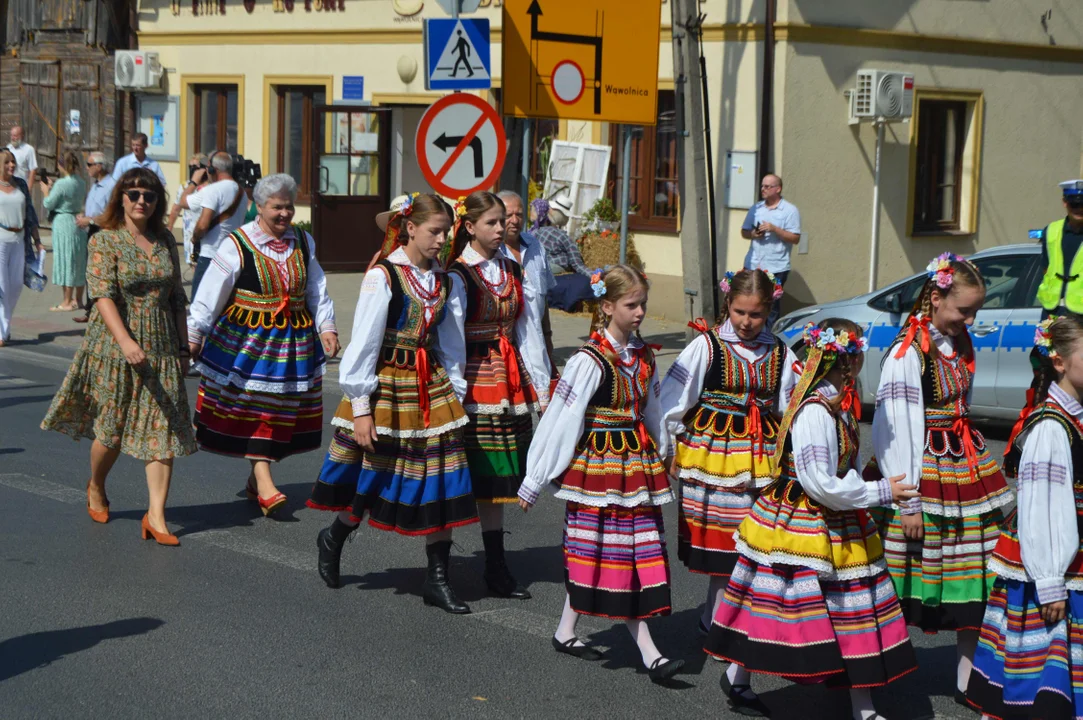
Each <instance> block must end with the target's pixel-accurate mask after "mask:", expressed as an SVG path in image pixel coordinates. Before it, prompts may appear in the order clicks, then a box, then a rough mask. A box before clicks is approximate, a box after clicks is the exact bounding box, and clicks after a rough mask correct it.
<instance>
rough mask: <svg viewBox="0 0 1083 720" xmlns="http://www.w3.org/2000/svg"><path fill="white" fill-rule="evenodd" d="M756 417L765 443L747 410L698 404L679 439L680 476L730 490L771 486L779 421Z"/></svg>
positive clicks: (762, 414)
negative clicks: (772, 463) (760, 440)
mask: <svg viewBox="0 0 1083 720" xmlns="http://www.w3.org/2000/svg"><path fill="white" fill-rule="evenodd" d="M757 414H758V417H759V418H760V422H759V433H760V434H762V442H759V439H758V435H757V432H756V430H757V428H756V426H755V424H754V423H752V422H751V421H750V419H749V416H748V415H747V414H745V412H744V408H717V407H713V406H711V405H705V404H701V405H698V406H697V407H696V408H695V410H694V412H693V414H692V417H691V418H690V419H688V420H687V421H686V423H685V428H684V432H682V433H681V434H680V436H679V437H678V438H677V467H678V468H680V471H679V473H678V475H679V477H680V478H681V479H682V480H686V479H687V480H696V481H698V482H701V483H707V484H710V485H716V486H720V487H726V488H731V489H738V488H746V487H765V486H767V485H769V484H771V481H772V480H773V479H774V477H773V475H772V474H771V458H772V457H773V456H774V454H775V438H776V436H777V434H778V420H776V419H775V416H774V415H772V414H771V412H770V411H769V410H766V409H764V410H762V411H761V412H759V413H757Z"/></svg>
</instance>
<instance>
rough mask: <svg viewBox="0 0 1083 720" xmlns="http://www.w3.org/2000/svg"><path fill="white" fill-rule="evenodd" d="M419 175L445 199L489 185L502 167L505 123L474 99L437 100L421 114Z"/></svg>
mask: <svg viewBox="0 0 1083 720" xmlns="http://www.w3.org/2000/svg"><path fill="white" fill-rule="evenodd" d="M415 149H416V151H417V161H418V164H419V165H420V167H421V173H422V175H424V176H425V180H427V181H428V183H429V185H431V186H432V188H433V190H435V191H436V192H438V193H440V194H441V195H444V196H445V197H449V198H457V197H459V196H460V195H469V194H470V193H472V192H475V191H477V190H484V189H486V188H489V187H492V186H493V184H494V183H495V182H496V178H497V177H498V176H499V175H500V171H501V169H502V168H503V167H504V155H505V153H506V150H507V148H506V143H505V138H504V123H503V121H502V120H501V119H500V115H499V114H497V112H496V110H494V109H493V108H492V107H491V106H490V105H489V103H487V102H485V101H484V100H482V99H481V98H479V97H478V96H476V95H468V94H466V93H456V94H455V95H448V96H447V97H444V98H440V99H439V100H437V101H436V102H434V103H433V104H432V105H430V106H429V108H428V109H427V110H426V111H425V114H424V115H423V116H422V117H421V122H420V123H419V124H418V126H417V138H416V140H415Z"/></svg>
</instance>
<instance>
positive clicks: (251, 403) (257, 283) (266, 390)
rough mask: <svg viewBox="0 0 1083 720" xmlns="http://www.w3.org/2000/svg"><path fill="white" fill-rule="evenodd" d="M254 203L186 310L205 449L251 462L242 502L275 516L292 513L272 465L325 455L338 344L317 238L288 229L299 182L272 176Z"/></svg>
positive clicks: (198, 436) (199, 437) (198, 426)
mask: <svg viewBox="0 0 1083 720" xmlns="http://www.w3.org/2000/svg"><path fill="white" fill-rule="evenodd" d="M253 197H254V199H255V201H256V206H257V207H258V212H259V214H258V217H257V219H256V220H255V222H250V223H248V224H247V225H244V226H242V227H240V228H238V229H237V230H236V231H235V232H234V233H233V234H232V235H230V236H229V238H228V239H227V240H225V241H223V242H222V243H221V245H220V246H219V248H218V254H217V255H216V256H215V258H214V261H213V262H212V263H211V265H210V267H208V269H207V272H206V274H205V275H204V276H203V280H202V282H201V283H200V285H199V290H198V292H197V293H196V295H195V299H194V300H193V301H192V306H191V308H190V309H189V317H188V337H189V343H190V349H191V353H192V357H193V358H198V359H199V362H198V363H197V365H196V367H197V368H198V370H199V372H200V373H201V374H202V376H203V377H202V379H201V380H200V382H199V396H198V399H197V401H196V421H195V424H196V440H197V441H198V442H199V447H200V448H201V449H203V450H207V451H209V452H213V453H218V454H221V455H230V456H233V457H243V458H246V459H248V461H249V462H250V463H251V466H252V469H251V472H250V474H249V476H248V482H247V484H246V485H245V493H246V494H247V496H248V498H249V499H250V500H251V501H253V502H256V503H258V504H259V507H260V509H261V510H262V511H263V514H264V515H270V514H271V513H273V512H275V511H276V510H278V509H279V508H281V507H282V506H283V505H285V503H286V496H285V495H283V494H282V493H280V492H279V491H278V488H277V487H275V484H274V479H273V478H272V476H271V463H272V462H278V461H279V460H282V459H283V458H286V457H289V456H290V455H295V454H297V453H303V452H308V451H310V450H316V449H317V448H319V447H320V444H321V433H322V432H323V372H324V365H325V362H326V360H325V358H326V357H327V356H330V357H334V356H335V355H336V354H337V353H338V350H339V344H338V331H337V330H336V328H335V309H334V306H333V305H332V303H331V298H330V297H328V295H327V279H326V278H325V277H324V274H323V269H322V268H320V264H319V262H318V261H317V260H316V249H315V244H314V243H313V240H312V236H311V235H309V234H308V233H307V232H304V231H299V230H296V229H295V228H294V227H293V225H292V224H291V223H292V221H293V215H294V201H295V200H296V199H297V183H296V181H294V179H293V178H291V177H290V176H289V175H284V174H279V175H268V176H267V177H265V178H263V179H262V180H260V181H259V183H257V185H256V188H255V191H254V192H253Z"/></svg>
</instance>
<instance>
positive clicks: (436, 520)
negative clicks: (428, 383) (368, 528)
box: [306, 428, 478, 535]
mask: <svg viewBox="0 0 1083 720" xmlns="http://www.w3.org/2000/svg"><path fill="white" fill-rule="evenodd" d="M378 437H379V439H378V441H377V443H376V452H374V453H365V452H364V451H362V450H361V448H360V447H358V445H357V443H356V442H355V441H354V439H353V432H352V431H350V430H346V429H344V428H336V430H335V435H334V437H333V438H332V440H331V446H330V447H329V448H328V450H327V457H326V458H325V459H324V461H323V467H322V468H320V477H319V479H318V480H317V481H316V485H315V486H314V487H313V489H312V495H311V497H310V498H309V500H308V502H307V503H306V504H307V505H308V506H309V507H311V508H316V509H318V510H349V511H350V512H351V513H352V514H353V516H354V517H355V518H356V519H358V520H362V519H364V518H365V515H366V514H367V515H368V522H369V525H372V526H373V527H375V528H378V529H380V530H387V531H390V532H396V533H399V534H400V535H428V534H431V533H435V532H440V531H441V530H447V529H449V528H454V527H459V526H461V525H469V524H470V523H474V522H477V521H478V509H477V503H476V502H475V501H474V494H473V492H472V491H471V484H470V471H469V469H468V468H467V465H466V453H465V452H464V451H463V441H462V431H461V430H458V429H453V430H449V431H448V432H445V433H444V434H442V435H430V436H428V437H413V438H392V437H386V436H384V435H379V436H378Z"/></svg>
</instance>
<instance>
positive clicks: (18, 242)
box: [0, 149, 41, 347]
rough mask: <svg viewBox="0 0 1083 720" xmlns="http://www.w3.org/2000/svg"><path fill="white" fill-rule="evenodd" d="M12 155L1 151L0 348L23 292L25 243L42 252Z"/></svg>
mask: <svg viewBox="0 0 1083 720" xmlns="http://www.w3.org/2000/svg"><path fill="white" fill-rule="evenodd" d="M15 167H16V162H15V155H14V154H13V153H12V152H11V151H10V150H7V149H3V150H0V347H3V346H4V344H5V343H6V342H7V341H8V340H10V339H11V317H12V315H14V314H15V305H16V303H18V302H19V295H20V294H21V293H22V291H23V271H24V268H25V266H26V255H27V250H28V247H29V243H28V240H29V238H30V236H31V235H33V238H34V251H35V252H37V251H38V250H40V249H41V241H40V240H39V239H38V236H37V232H38V230H37V227H38V216H37V215H36V214H35V213H34V204H33V203H32V202H31V201H30V190H29V189H28V188H27V186H26V183H25V182H24V181H23V180H21V179H20V178H17V177H15Z"/></svg>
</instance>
